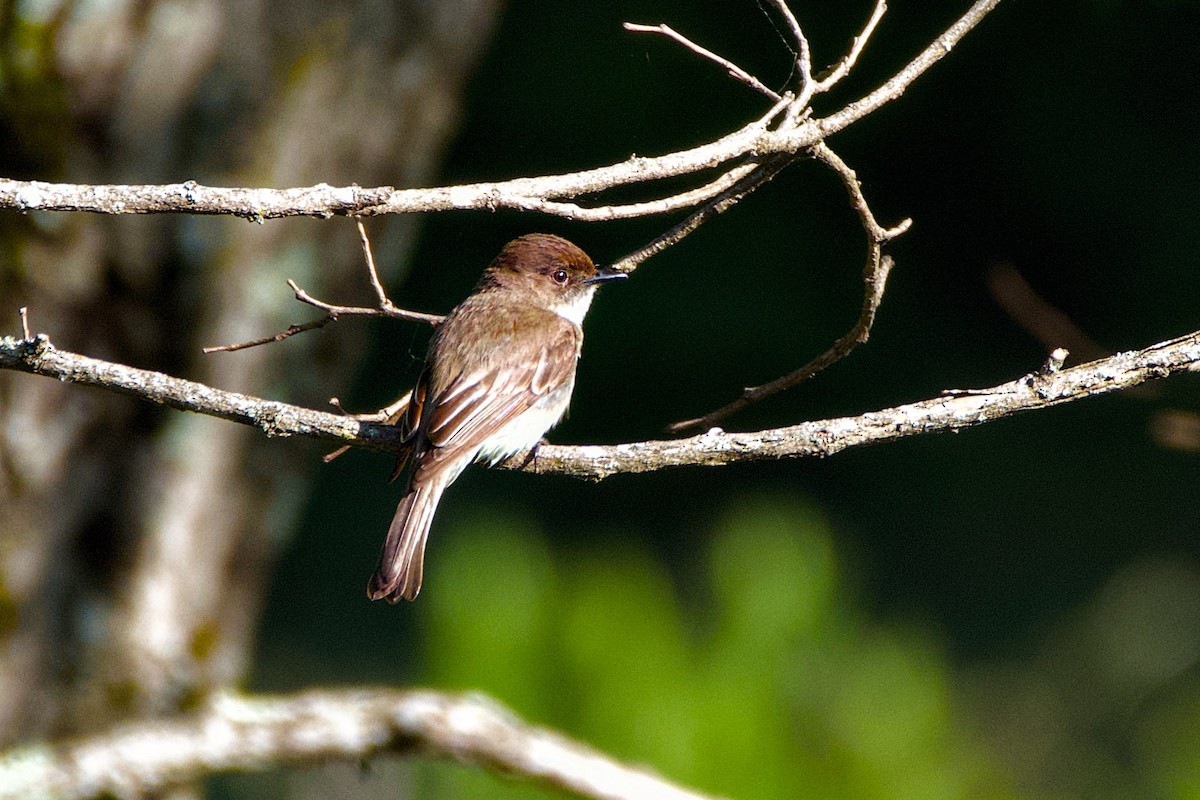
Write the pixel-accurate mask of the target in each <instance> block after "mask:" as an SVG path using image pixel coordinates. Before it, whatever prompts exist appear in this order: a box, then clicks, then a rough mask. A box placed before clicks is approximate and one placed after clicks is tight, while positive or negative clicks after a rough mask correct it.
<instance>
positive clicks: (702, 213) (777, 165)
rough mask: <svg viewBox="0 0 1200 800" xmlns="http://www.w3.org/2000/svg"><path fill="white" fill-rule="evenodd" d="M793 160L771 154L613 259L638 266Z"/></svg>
mask: <svg viewBox="0 0 1200 800" xmlns="http://www.w3.org/2000/svg"><path fill="white" fill-rule="evenodd" d="M789 163H791V159H790V158H788V157H786V156H772V157H770V158H767V159H765V160H764V161H763V163H761V164H759V165H757V166H756V167H755V168H754V170H753V171H752V172H750V173H748V174H747V175H746V176H745V177H744V178H742V179H741V180H739V181H738V182H737V183H735V184H734V185H733V186H731V187H729V188H728V189H727V190H725V191H724V192H722V193H721V194H719V195H717V197H715V198H713V199H712V200H711V201H709V202H708V203H707V204H706V205H704V206H703V207H701V208H699V209H697V210H696V211H693V212H692V213H691V214H689V215H688V216H687V218H686V219H684V220H683V221H682V222H680V223H679V224H678V225H676V226H675V227H673V228H671V229H670V230H669V231H667V232H666V233H664V234H662V235H660V236H658V237H655V239H654V240H653V241H651V242H649V243H648V244H646V245H643V246H642V247H640V248H638V249H637V250H635V251H633V252H632V253H630V254H629V255H626V256H623V257H621V258H619V259H617V260H616V261H614V262H613V264H612V266H613V268H614V269H617V270H620V271H622V272H631V271H633V270H634V269H636V268H637V265H638V264H641V263H642V262H643V261H645V260H646V259H648V258H650V257H651V256H653V255H657V254H658V253H661V252H662V251H663V250H666V249H667V248H668V247H670V246H671V245H673V244H675V243H676V242H678V241H680V240H681V239H683V238H684V237H685V236H687V235H688V234H689V233H691V232H692V231H694V230H696V229H697V228H699V227H700V226H701V225H703V224H704V223H705V222H707V221H708V220H710V219H712V218H713V217H715V216H716V215H718V214H720V213H721V212H723V211H727V210H728V209H730V208H731V207H733V206H734V205H735V204H736V203H737V202H738V201H739V200H741V199H742V198H743V197H745V196H746V195H747V194H749V193H750V192H753V191H754V190H755V189H757V188H758V187H759V186H762V185H763V184H764V183H766V182H767V181H769V180H771V178H774V177H775V176H776V175H777V174H779V171H780V170H782V169H783V168H784V167H786V166H787V165H788V164H789Z"/></svg>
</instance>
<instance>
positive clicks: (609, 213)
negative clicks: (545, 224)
mask: <svg viewBox="0 0 1200 800" xmlns="http://www.w3.org/2000/svg"><path fill="white" fill-rule="evenodd" d="M755 166H757V165H756V164H754V163H753V162H750V163H746V164H741V165H739V166H737V167H734V168H733V169H731V170H729V171H728V172H725V173H724V174H722V175H721V176H720V177H719V178H717V179H716V180H714V181H711V182H710V183H706V184H704V185H703V186H698V187H696V188H695V189H689V190H687V191H685V192H680V193H679V194H674V195H671V196H670V197H663V198H661V199H658V200H647V201H644V202H641V203H626V204H624V205H616V206H597V207H595V208H588V207H585V206H581V205H578V204H576V203H564V202H560V201H557V200H543V199H541V198H539V197H530V198H527V199H526V201H525V204H524V206H523V210H525V211H543V212H545V213H547V214H554V215H555V216H558V217H565V218H567V219H573V220H580V221H584V222H610V221H612V220H617V219H634V218H637V217H646V216H650V215H651V214H666V213H669V212H671V211H678V210H679V209H681V208H690V207H692V206H694V205H696V204H697V203H703V202H705V201H706V200H711V199H712V198H713V197H715V196H716V195H718V194H720V193H721V192H723V191H725V190H726V189H728V188H729V187H730V186H732V185H733V184H735V183H737V182H738V181H739V180H741V179H742V178H744V177H745V176H746V175H748V174H749V173H750V172H751V171H753V170H754V168H755Z"/></svg>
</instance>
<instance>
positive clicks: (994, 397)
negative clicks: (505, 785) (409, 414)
mask: <svg viewBox="0 0 1200 800" xmlns="http://www.w3.org/2000/svg"><path fill="white" fill-rule="evenodd" d="M0 369H13V370H18V371H21V372H31V373H35V374H38V375H45V376H47V377H51V378H55V379H57V380H60V381H65V382H70V383H83V384H88V385H92V386H98V387H101V388H105V389H109V390H111V391H117V392H121V393H123V394H129V395H133V396H136V397H140V398H142V399H144V400H148V401H150V402H154V403H160V404H163V405H168V406H171V407H173V408H179V409H183V410H187V411H195V412H197V413H201V414H211V415H213V416H218V417H222V418H224V419H229V420H233V421H235V422H241V423H243V424H247V425H254V426H255V427H258V428H260V429H262V430H263V431H265V432H266V433H267V434H268V435H274V436H310V437H313V438H317V439H320V440H323V441H327V442H335V443H338V444H349V445H353V446H355V447H364V448H368V449H372V450H382V451H389V452H395V450H396V449H397V448H398V447H399V445H400V433H399V430H398V429H396V428H394V427H392V426H389V425H378V424H372V423H368V422H363V421H359V420H355V419H351V418H349V417H346V416H343V415H338V414H329V413H326V412H321V411H313V410H311V409H306V408H300V407H297V406H291V405H287V404H284V403H277V402H274V401H269V400H261V399H258V398H253V397H247V396H246V395H241V394H235V393H232V392H223V391H221V390H219V389H213V388H212V387H209V386H204V385H203V384H198V383H193V382H191V381H183V380H180V379H178V378H171V377H168V376H166V375H163V374H161V373H157V372H148V371H146V370H137V369H134V368H132V367H126V366H123V365H120V364H112V363H109V362H105V361H99V360H97V359H92V358H87V357H86V356H81V355H76V354H74V353H67V352H64V351H61V350H57V349H55V348H54V347H53V346H52V345H51V344H50V342H49V341H48V340H47V339H46V337H45V336H35V337H34V339H32V340H18V339H14V338H12V337H2V338H0ZM1197 370H1200V332H1196V333H1191V334H1188V335H1187V336H1183V337H1180V338H1178V339H1172V340H1169V341H1166V342H1161V343H1159V344H1156V345H1152V346H1150V347H1147V348H1145V349H1142V350H1131V351H1128V352H1124V353H1117V354H1116V355H1113V356H1109V357H1108V358H1104V359H1100V360H1098V361H1093V362H1090V363H1087V364H1081V365H1079V366H1077V367H1072V368H1070V369H1062V370H1060V369H1058V368H1057V367H1056V365H1051V366H1050V368H1045V369H1040V370H1038V371H1036V372H1033V373H1031V374H1029V375H1025V376H1023V377H1021V378H1017V379H1016V380H1013V381H1009V382H1008V383H1004V384H1001V385H999V386H994V387H991V388H988V389H978V390H971V391H969V392H954V393H948V394H945V395H943V396H939V397H934V398H931V399H928V400H922V401H920V402H917V403H910V404H908V405H903V406H897V407H894V408H886V409H882V410H879V411H872V412H868V413H866V414H862V415H860V416H855V417H840V418H837V419H828V420H818V421H813V422H805V423H802V424H800V425H792V426H788V427H784V428H773V429H770V430H763V431H756V432H753V433H726V432H724V431H721V430H718V429H714V430H711V431H708V432H707V433H702V434H700V435H698V436H693V437H691V438H688V439H675V440H670V441H648V442H633V443H629V444H618V445H604V446H601V445H580V446H560V445H542V446H541V447H539V448H538V457H537V459H536V460H531V461H530V463H529V464H527V465H523V464H522V459H521V457H520V456H519V455H517V456H514V457H513V458H512V459H511V460H510V461H509V462H507V463H506V464H505V465H503V468H506V469H523V470H525V471H527V472H534V473H539V474H542V473H553V474H560V475H569V476H572V477H576V478H582V479H585V480H601V479H603V478H607V477H609V476H611V475H616V474H618V473H640V472H653V471H655V470H660V469H665V468H667V467H681V466H710V467H711V466H719V465H724V464H733V463H737V462H742V461H763V460H778V459H783V458H809V457H814V456H816V457H823V456H829V455H833V454H834V453H838V452H840V451H842V450H845V449H847V448H850V447H860V446H863V445H867V444H874V443H878V442H887V441H892V440H895V439H901V438H905V437H909V436H919V435H923V434H929V433H933V432H936V431H947V430H950V431H955V430H960V429H962V428H968V427H972V426H975V425H981V424H984V423H987V422H992V421H994V420H997V419H1001V418H1003V417H1008V416H1012V415H1014V414H1018V413H1021V412H1024V411H1034V410H1037V409H1041V408H1046V407H1048V406H1053V405H1059V404H1061V403H1070V402H1074V401H1077V400H1082V399H1084V398H1087V397H1093V396H1096V395H1101V394H1107V393H1109V392H1115V391H1119V390H1122V389H1129V388H1131V387H1133V386H1138V385H1140V384H1143V383H1146V382H1148V381H1152V380H1156V379H1160V378H1165V377H1167V376H1169V375H1174V374H1176V373H1179V372H1185V371H1197Z"/></svg>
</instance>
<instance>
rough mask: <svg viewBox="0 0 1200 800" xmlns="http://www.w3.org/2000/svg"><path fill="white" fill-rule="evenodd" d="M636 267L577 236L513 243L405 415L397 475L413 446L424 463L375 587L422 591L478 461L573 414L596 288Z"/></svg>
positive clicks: (438, 344) (392, 597)
mask: <svg viewBox="0 0 1200 800" xmlns="http://www.w3.org/2000/svg"><path fill="white" fill-rule="evenodd" d="M624 277H627V276H626V274H625V273H623V272H617V271H616V270H614V269H611V268H608V267H600V268H597V267H596V265H595V264H593V263H592V260H591V259H590V258H588V256H587V254H586V253H584V252H583V251H582V250H580V249H579V248H578V247H576V246H575V245H573V244H571V243H570V242H568V241H567V240H566V239H560V238H559V237H557V236H550V235H548V234H544V233H531V234H528V235H526V236H522V237H520V238H519V239H514V240H513V241H511V242H509V243H508V244H507V245H505V246H504V249H503V250H501V251H500V255H498V256H496V259H495V260H494V261H493V262H492V263H491V264H490V265H488V268H487V269H486V270H484V273H483V277H482V278H480V280H479V284H478V285H477V286H476V287H475V290H474V291H473V292H472V293H471V294H470V295H468V297H467V299H466V300H463V301H462V303H460V304H459V305H458V306H457V307H456V308H455V309H454V310H453V311H451V312H450V315H449V316H448V317H446V319H445V321H444V322H442V324H441V325H439V326H438V328H437V330H436V331H435V332H434V335H433V339H432V340H431V341H430V343H429V351H428V353H427V354H426V356H425V368H424V369H423V370H422V371H421V377H420V378H418V379H417V385H416V387H415V388H414V389H413V392H412V399H411V400H410V402H409V404H408V409H407V411H406V412H405V413H404V418H403V419H402V420H401V421H400V425H401V426H402V428H403V429H404V431H405V444H404V449H403V450H402V451H401V454H400V456H399V458H398V460H397V463H396V472H395V474H397V475H398V474H399V473H400V471H401V470H402V469H403V468H404V466H405V464H406V462H407V461H408V459H409V458H410V457H411V459H412V462H413V466H412V470H411V472H410V473H409V476H408V485H407V486H406V487H405V489H404V496H403V497H401V498H400V505H399V507H398V508H397V509H396V516H395V517H394V518H393V519H392V525H391V527H390V528H388V533H387V540H386V541H385V542H384V544H383V553H382V554H381V555H380V557H379V569H378V570H376V572H375V575H374V576H373V577H372V578H371V582H370V585H369V587H368V590H367V591H368V594H369V595H370V596H371V599H372V600H379V599H380V598H386V599H387V600H388V601H389V602H392V603H394V602H396V601H397V600H399V599H400V598H402V597H403V598H404V599H406V600H412V599H413V598H415V597H416V596H417V592H419V591H420V590H421V570H422V564H423V562H424V558H425V539H426V537H427V536H428V534H429V525H430V523H431V522H432V521H433V512H434V511H435V510H436V509H437V504H438V500H440V499H441V496H442V492H444V491H446V487H448V486H449V485H450V484H451V483H452V482H453V481H454V479H455V478H457V477H458V476H459V475H460V474H461V473H462V471H463V470H464V469H466V467H467V465H468V464H470V463H471V462H473V461H486V462H487V463H488V464H489V465H491V464H495V463H497V462H499V461H502V460H504V459H505V458H508V457H510V456H512V455H514V454H516V453H519V452H521V451H523V450H528V449H530V448H532V447H535V446H536V445H537V444H538V442H540V441H541V439H542V436H543V435H544V434H545V433H546V431H548V430H549V429H550V428H551V426H553V425H554V424H555V423H556V422H558V421H559V420H560V419H562V416H563V415H564V414H565V413H566V412H567V406H568V405H570V402H571V391H572V390H573V389H574V388H575V363H576V362H577V361H578V359H579V349H580V347H581V346H582V345H583V329H582V328H581V327H580V326H581V325H582V324H583V317H584V315H585V314H586V313H587V310H588V306H589V305H591V302H592V295H593V294H595V292H596V287H597V285H598V284H600V283H601V282H603V281H608V280H613V279H615V278H624Z"/></svg>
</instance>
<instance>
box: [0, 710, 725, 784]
mask: <svg viewBox="0 0 1200 800" xmlns="http://www.w3.org/2000/svg"><path fill="white" fill-rule="evenodd" d="M385 754H394V755H402V756H415V755H428V754H432V755H434V756H439V757H442V758H453V759H455V760H457V761H461V762H465V763H467V764H472V765H475V766H479V767H483V768H488V769H494V770H495V771H497V772H503V773H512V774H515V775H519V776H522V777H524V778H527V779H530V780H533V781H536V782H538V783H541V784H544V785H546V786H552V787H555V788H558V789H563V790H565V791H568V792H572V793H574V794H576V795H579V796H581V797H586V798H597V800H599V799H600V798H603V800H643V799H644V800H705V797H706V796H705V795H700V794H698V793H696V792H692V791H690V790H688V789H684V788H681V787H678V786H676V785H674V784H672V783H669V782H668V781H666V780H664V779H663V778H660V777H659V776H657V775H654V774H653V773H651V772H650V771H648V770H645V769H641V768H637V767H632V766H629V765H626V764H622V763H621V762H619V761H617V760H615V759H613V758H611V757H610V756H608V755H607V754H605V753H602V752H600V751H598V750H595V749H593V748H591V747H588V746H587V745H585V744H583V743H581V742H578V741H575V740H573V739H569V738H567V737H566V736H563V735H562V734H560V733H557V732H555V731H552V730H549V729H546V728H540V727H537V726H534V725H530V724H528V723H526V722H524V721H522V720H520V719H518V718H517V717H516V716H515V715H514V714H513V713H512V712H511V711H509V710H508V709H507V708H504V707H503V706H501V705H499V704H498V703H496V702H495V701H493V700H491V699H489V698H486V697H482V696H479V695H453V694H446V693H442V692H434V691H422V690H414V691H395V690H386V689H374V690H358V691H326V692H309V693H306V694H299V695H292V696H287V697H243V696H238V695H233V694H223V695H218V696H216V697H215V698H213V699H212V700H211V701H210V702H209V703H208V704H207V706H206V707H205V708H203V709H202V710H200V711H198V712H197V713H195V714H192V715H189V716H186V717H181V718H178V719H174V720H152V721H146V722H138V723H132V724H128V725H125V726H122V727H119V728H117V729H115V730H112V731H109V732H107V733H101V734H97V735H94V736H92V737H89V738H87V739H82V740H79V741H75V742H70V743H63V744H54V745H51V744H40V745H30V746H26V747H24V748H21V749H19V750H16V751H12V752H10V753H7V754H0V800H25V798H29V797H39V798H46V799H47V800H50V799H51V798H53V799H54V800H85V798H92V797H116V798H138V797H148V796H157V795H159V794H161V793H164V792H166V791H167V790H170V789H172V788H174V787H177V786H180V785H184V784H187V783H192V782H195V781H197V780H200V779H203V778H205V777H208V776H210V775H215V774H218V773H223V772H252V771H262V770H266V769H273V768H277V767H278V766H280V765H283V764H295V765H312V766H315V765H320V764H324V763H328V762H329V761H331V760H341V761H348V762H351V763H358V762H362V761H363V760H365V759H368V758H372V757H375V756H379V755H385Z"/></svg>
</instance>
